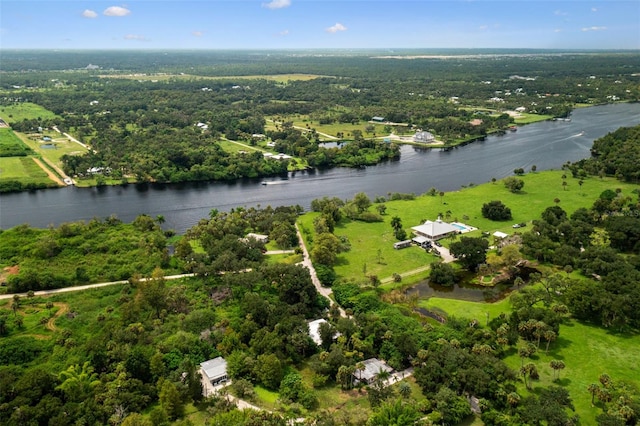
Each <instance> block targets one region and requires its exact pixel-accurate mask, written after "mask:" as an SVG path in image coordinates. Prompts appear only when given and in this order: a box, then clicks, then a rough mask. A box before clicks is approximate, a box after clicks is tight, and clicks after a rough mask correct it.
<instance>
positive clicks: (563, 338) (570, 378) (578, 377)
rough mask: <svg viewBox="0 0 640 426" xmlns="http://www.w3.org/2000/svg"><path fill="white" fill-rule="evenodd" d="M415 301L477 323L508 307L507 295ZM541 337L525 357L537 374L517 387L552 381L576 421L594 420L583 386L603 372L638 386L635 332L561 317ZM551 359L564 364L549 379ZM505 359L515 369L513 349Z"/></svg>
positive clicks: (638, 340) (588, 422)
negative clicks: (556, 332) (552, 332)
mask: <svg viewBox="0 0 640 426" xmlns="http://www.w3.org/2000/svg"><path fill="white" fill-rule="evenodd" d="M419 304H420V306H422V307H424V308H427V309H434V310H436V311H440V312H444V313H446V314H447V315H449V316H456V317H462V318H468V319H477V320H478V321H479V322H480V324H481V325H482V326H484V325H485V324H486V315H487V313H489V319H492V318H496V317H498V316H499V315H500V314H501V313H502V312H504V313H509V312H510V306H511V305H510V302H509V300H508V299H505V300H502V301H500V302H496V303H480V302H466V301H462V300H453V299H443V298H435V297H434V298H431V299H429V300H423V301H421V302H420V303H419ZM545 346H546V343H544V342H543V343H541V345H540V350H539V351H538V352H537V353H536V354H535V355H534V356H533V357H532V358H531V359H527V360H525V363H527V362H533V363H534V364H536V366H537V368H538V372H539V373H540V380H538V381H534V382H533V386H532V390H531V391H529V390H527V389H526V387H525V385H524V383H523V382H521V383H519V385H518V393H519V394H520V395H521V396H522V397H524V396H527V395H529V394H530V393H536V391H537V388H540V387H548V386H550V385H558V386H562V387H564V388H566V389H567V390H568V391H569V393H570V394H571V398H572V400H573V404H574V406H575V408H576V413H577V414H578V415H579V416H580V421H581V424H583V425H595V424H596V421H595V417H596V416H597V415H598V414H600V413H601V412H602V411H601V407H600V406H599V405H598V404H596V407H592V406H591V394H590V393H589V392H588V391H587V387H588V386H589V384H591V383H598V377H599V376H600V375H601V374H603V373H606V374H608V375H609V376H611V378H612V379H613V380H614V381H625V382H629V383H631V384H633V385H635V386H637V387H640V351H638V348H640V335H637V334H636V335H629V334H616V333H615V332H613V331H611V330H607V329H604V328H602V327H596V326H591V325H588V324H583V323H580V322H578V321H574V320H567V321H566V322H565V323H564V324H562V325H561V326H560V337H559V338H558V340H556V341H555V342H552V343H551V345H550V346H549V352H548V353H545ZM552 359H557V360H562V361H563V362H564V363H565V365H566V367H565V369H564V370H561V371H560V374H559V380H558V381H556V382H554V381H553V370H552V369H551V367H549V362H550V361H551V360H552ZM505 362H506V363H507V365H509V367H511V368H513V369H514V370H516V371H517V370H519V369H520V366H521V365H522V360H521V358H520V357H519V356H518V353H517V351H516V350H515V349H511V350H510V352H509V355H508V356H507V357H506V358H505Z"/></svg>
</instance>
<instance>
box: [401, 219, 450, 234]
mask: <svg viewBox="0 0 640 426" xmlns="http://www.w3.org/2000/svg"><path fill="white" fill-rule="evenodd" d="M411 229H412V230H413V231H414V232H415V233H416V234H419V235H424V236H425V237H428V238H439V237H442V236H444V235H447V234H450V233H453V232H458V231H459V229H458V228H456V227H455V226H453V225H450V224H448V223H447V222H443V221H442V220H440V219H438V220H436V221H435V222H434V221H431V220H427V221H426V222H425V223H423V224H422V225H418V226H414V227H412V228H411Z"/></svg>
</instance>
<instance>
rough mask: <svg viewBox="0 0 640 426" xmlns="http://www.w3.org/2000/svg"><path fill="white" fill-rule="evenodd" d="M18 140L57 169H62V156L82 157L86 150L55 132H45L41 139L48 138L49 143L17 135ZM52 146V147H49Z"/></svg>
mask: <svg viewBox="0 0 640 426" xmlns="http://www.w3.org/2000/svg"><path fill="white" fill-rule="evenodd" d="M18 136H19V137H20V139H21V140H22V141H23V142H24V143H25V144H27V146H29V148H31V149H32V150H33V151H34V152H36V153H37V154H39V155H41V156H42V157H44V158H46V159H47V160H49V161H50V162H51V163H53V164H55V165H56V166H58V167H62V161H60V158H61V157H62V156H63V155H65V154H66V155H82V154H84V153H85V152H87V149H86V148H85V147H83V146H82V145H79V144H77V143H75V142H71V141H70V140H69V139H67V138H66V137H65V136H64V135H61V134H60V133H57V132H53V131H52V132H45V133H43V137H50V138H51V141H48V142H44V141H43V140H42V139H40V138H38V139H32V138H29V137H28V136H27V135H23V134H21V133H18ZM51 145H53V147H51Z"/></svg>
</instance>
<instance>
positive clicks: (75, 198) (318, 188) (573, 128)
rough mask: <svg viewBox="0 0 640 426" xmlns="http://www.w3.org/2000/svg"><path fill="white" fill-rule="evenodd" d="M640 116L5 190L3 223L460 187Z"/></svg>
mask: <svg viewBox="0 0 640 426" xmlns="http://www.w3.org/2000/svg"><path fill="white" fill-rule="evenodd" d="M637 124H640V103H634V104H614V105H604V106H595V107H590V108H581V109H577V110H575V111H574V112H573V113H572V115H571V121H569V122H565V121H545V122H540V123H534V124H530V125H527V126H522V127H519V128H518V130H517V131H516V132H507V134H505V135H503V136H490V137H488V138H486V140H485V141H480V142H475V143H472V144H469V145H466V146H463V147H460V148H456V149H453V150H451V151H441V150H439V149H433V150H422V149H416V148H414V147H412V146H403V147H402V149H401V158H400V160H398V161H392V162H387V163H384V164H379V165H377V166H371V167H366V168H363V169H348V168H334V169H330V170H315V171H308V172H296V173H290V174H289V175H288V176H282V177H275V178H268V179H264V181H266V182H267V185H262V184H261V182H262V181H263V179H258V180H241V181H236V182H231V183H226V182H225V183H220V182H214V183H189V184H172V185H127V186H115V187H101V188H76V187H66V188H60V189H47V190H39V191H32V192H22V193H15V194H3V195H0V228H1V229H7V228H10V227H13V226H16V225H19V224H22V223H28V224H30V225H31V226H34V227H46V226H48V225H50V224H51V225H56V226H57V225H59V224H61V223H64V222H71V221H77V220H90V219H92V218H94V217H100V218H104V217H107V216H109V215H111V214H115V215H116V216H117V217H119V218H120V219H122V220H123V221H125V222H129V221H132V220H133V219H134V218H135V217H136V216H137V215H139V214H142V213H146V214H149V215H151V216H153V217H155V216H157V215H163V216H164V218H165V220H166V223H165V225H164V227H165V228H167V229H174V230H176V231H177V232H178V233H183V232H184V231H185V230H187V229H188V228H190V227H192V226H193V225H194V224H196V223H197V222H198V220H200V219H201V218H204V217H208V215H209V212H210V211H211V210H212V209H218V210H221V211H226V210H229V209H231V208H233V207H237V206H246V207H250V206H257V205H261V206H263V207H264V206H267V205H271V206H274V207H275V206H281V205H292V204H299V205H301V206H302V207H304V208H305V209H308V208H309V206H310V204H311V201H312V200H313V199H315V198H321V197H323V196H336V197H339V198H343V199H345V198H351V197H353V195H354V194H356V193H358V192H365V193H367V194H368V195H369V196H370V197H374V196H376V195H386V194H387V193H389V192H405V193H409V192H413V193H416V194H421V193H424V192H426V191H428V190H429V189H430V188H431V187H435V188H437V189H438V190H439V191H452V190H456V189H459V188H460V187H461V186H463V185H469V184H470V183H473V184H480V183H485V182H488V181H490V180H491V178H493V177H495V178H497V179H500V178H503V177H505V176H509V175H511V174H513V170H514V169H516V168H519V167H522V168H524V169H525V170H527V171H528V170H529V169H530V168H531V166H532V165H536V167H537V169H538V170H549V169H558V168H560V167H561V166H562V164H564V163H565V162H566V161H577V160H580V159H582V158H586V157H588V156H589V155H590V153H589V149H590V148H591V145H592V143H593V141H594V140H595V139H598V138H600V137H602V136H604V135H605V134H607V133H609V132H612V131H614V130H616V129H618V128H619V127H623V126H635V125H637Z"/></svg>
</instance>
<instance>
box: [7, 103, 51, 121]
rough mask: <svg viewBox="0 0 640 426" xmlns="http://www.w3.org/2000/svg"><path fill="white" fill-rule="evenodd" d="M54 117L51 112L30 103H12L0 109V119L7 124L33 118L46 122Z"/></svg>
mask: <svg viewBox="0 0 640 426" xmlns="http://www.w3.org/2000/svg"><path fill="white" fill-rule="evenodd" d="M56 117H57V115H56V114H55V113H53V112H52V111H49V110H48V109H46V108H43V107H41V106H40V105H37V104H33V103H31V102H21V103H14V104H12V105H3V106H1V107H0V118H2V119H4V121H6V122H7V123H15V122H18V121H22V120H25V119H29V120H30V119H33V118H37V119H43V120H46V119H48V118H56Z"/></svg>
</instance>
